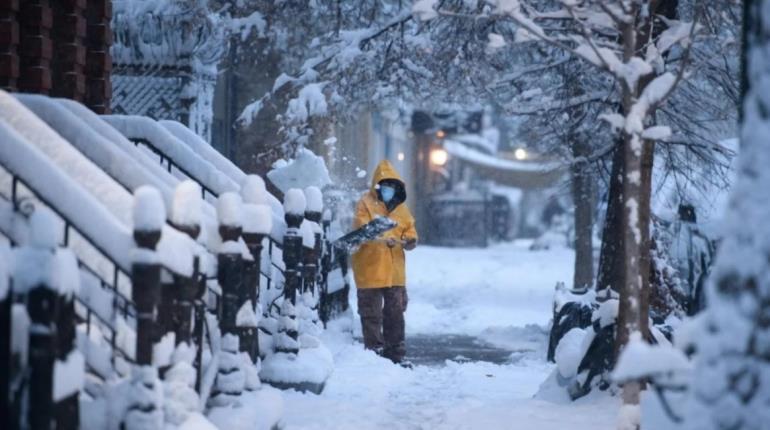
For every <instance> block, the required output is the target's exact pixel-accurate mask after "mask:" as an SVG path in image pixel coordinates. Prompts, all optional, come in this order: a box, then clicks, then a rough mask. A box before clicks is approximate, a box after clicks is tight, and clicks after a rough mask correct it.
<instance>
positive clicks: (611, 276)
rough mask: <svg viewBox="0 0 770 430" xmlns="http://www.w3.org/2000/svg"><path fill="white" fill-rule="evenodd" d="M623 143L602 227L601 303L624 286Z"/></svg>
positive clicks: (615, 155)
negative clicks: (609, 294)
mask: <svg viewBox="0 0 770 430" xmlns="http://www.w3.org/2000/svg"><path fill="white" fill-rule="evenodd" d="M621 145H622V143H621V142H618V144H617V147H616V149H615V151H614V153H613V156H612V169H611V172H610V189H609V192H608V195H607V211H606V214H605V216H604V227H603V228H602V244H601V248H600V251H599V270H598V274H597V280H596V289H597V296H598V298H599V301H603V300H605V299H606V298H608V293H609V291H610V290H611V291H614V292H616V293H619V292H620V289H621V286H622V285H623V282H622V280H623V251H624V249H623V237H622V235H621V231H622V230H621V228H622V224H621V221H622V215H623V213H622V210H623V175H624V174H625V171H626V169H625V158H624V157H623V150H622V148H621Z"/></svg>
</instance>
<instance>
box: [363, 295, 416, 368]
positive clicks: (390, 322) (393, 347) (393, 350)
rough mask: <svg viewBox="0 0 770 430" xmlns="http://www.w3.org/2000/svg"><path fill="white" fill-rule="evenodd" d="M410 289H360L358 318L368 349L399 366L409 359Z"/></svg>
mask: <svg viewBox="0 0 770 430" xmlns="http://www.w3.org/2000/svg"><path fill="white" fill-rule="evenodd" d="M405 310H406V288H404V287H387V288H360V289H359V290H358V315H360V316H361V327H362V329H363V333H364V347H366V349H371V350H374V351H376V352H377V353H378V354H381V355H382V356H384V357H386V358H388V359H390V360H391V361H393V362H395V363H399V362H401V360H403V359H404V355H406V344H405V343H404V335H405V333H404V311H405Z"/></svg>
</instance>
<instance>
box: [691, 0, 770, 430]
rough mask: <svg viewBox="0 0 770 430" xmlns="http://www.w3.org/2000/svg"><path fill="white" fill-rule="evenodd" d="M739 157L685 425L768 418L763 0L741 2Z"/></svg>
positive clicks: (746, 425)
mask: <svg viewBox="0 0 770 430" xmlns="http://www.w3.org/2000/svg"><path fill="white" fill-rule="evenodd" d="M744 8H745V14H744V16H745V17H746V22H745V26H744V32H745V33H744V49H745V59H746V64H745V67H744V73H743V78H744V79H743V83H744V97H743V103H742V119H741V154H740V158H739V164H738V179H737V182H736V184H735V187H734V188H733V192H732V197H731V201H730V209H729V212H728V219H729V220H730V222H729V223H728V224H727V225H726V226H725V228H726V231H725V238H724V242H723V243H722V244H721V247H720V249H719V251H718V253H717V263H716V265H715V268H714V271H713V275H712V277H711V280H710V282H709V284H710V285H709V287H708V296H707V302H708V308H707V310H706V312H705V314H704V315H703V317H702V318H701V319H700V321H699V324H700V325H699V334H700V336H698V337H697V341H696V347H697V355H696V359H695V363H696V370H695V374H694V377H693V386H692V389H691V398H690V403H689V408H688V410H687V415H686V418H687V419H686V422H687V424H688V428H691V429H699V430H711V429H735V430H744V429H762V428H766V427H767V425H768V424H767V423H768V422H770V415H769V414H770V409H768V407H767V405H768V404H769V403H770V383H769V382H768V375H770V364H769V363H770V362H769V361H768V357H770V355H769V354H770V331H769V327H770V318H769V317H768V316H769V315H770V301H768V297H770V278H768V274H769V273H770V266H769V265H768V261H770V258H768V250H769V249H770V247H769V245H770V229H768V228H767V219H768V217H770V203H769V202H768V201H767V198H766V195H765V194H764V191H763V190H766V189H767V187H768V186H769V185H770V170H768V168H767V165H768V161H769V160H768V157H770V148H768V142H770V115H769V114H768V108H767V106H768V104H770V93H768V91H767V87H766V86H767V84H768V82H770V62H769V61H770V56H768V52H769V51H768V50H769V49H770V15H768V11H770V2H769V1H767V0H746V1H745V2H744Z"/></svg>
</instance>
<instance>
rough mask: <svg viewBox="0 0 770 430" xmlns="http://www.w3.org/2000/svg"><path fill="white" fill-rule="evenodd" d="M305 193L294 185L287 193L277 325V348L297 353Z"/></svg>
mask: <svg viewBox="0 0 770 430" xmlns="http://www.w3.org/2000/svg"><path fill="white" fill-rule="evenodd" d="M305 206H306V202H305V194H304V193H303V192H302V190H300V189H297V188H292V189H290V190H288V191H287V192H286V195H285V196H284V202H283V207H284V211H285V219H286V225H287V229H286V234H285V235H284V237H283V262H284V265H285V266H286V272H285V275H284V278H285V282H284V286H283V304H282V305H281V319H280V322H279V327H278V330H279V332H278V340H277V342H276V343H275V344H276V350H277V351H279V352H288V353H293V354H296V353H297V352H299V342H298V341H297V338H298V336H299V333H298V324H297V311H296V306H297V289H299V288H300V283H301V279H300V270H301V262H302V235H301V234H300V226H301V225H302V221H303V220H304V213H305Z"/></svg>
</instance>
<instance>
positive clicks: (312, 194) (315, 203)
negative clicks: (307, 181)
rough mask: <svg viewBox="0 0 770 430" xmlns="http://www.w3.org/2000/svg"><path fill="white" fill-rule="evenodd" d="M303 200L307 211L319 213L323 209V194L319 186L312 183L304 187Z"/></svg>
mask: <svg viewBox="0 0 770 430" xmlns="http://www.w3.org/2000/svg"><path fill="white" fill-rule="evenodd" d="M305 200H306V201H307V207H306V208H305V210H306V211H307V212H318V213H321V211H323V208H324V196H323V193H321V189H320V188H318V187H316V186H314V185H311V186H309V187H307V188H305Z"/></svg>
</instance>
